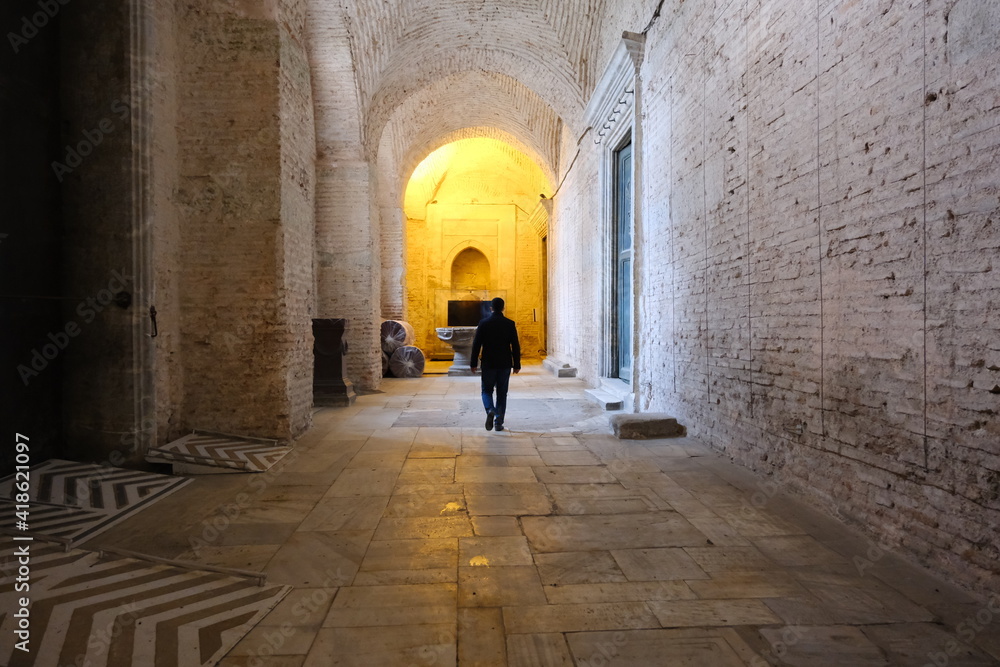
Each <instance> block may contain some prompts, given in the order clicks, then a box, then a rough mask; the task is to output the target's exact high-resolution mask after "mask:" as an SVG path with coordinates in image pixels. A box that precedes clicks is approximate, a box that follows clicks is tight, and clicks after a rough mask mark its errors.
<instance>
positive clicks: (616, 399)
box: [583, 389, 625, 412]
mask: <svg viewBox="0 0 1000 667" xmlns="http://www.w3.org/2000/svg"><path fill="white" fill-rule="evenodd" d="M583 393H584V395H585V396H586V397H587V398H589V399H590V400H591V401H593V402H594V403H597V404H598V405H599V406H601V407H602V408H604V410H606V411H608V412H613V411H615V410H622V409H624V408H625V401H624V400H623V399H622V398H621V397H620V396H617V395H615V394H612V393H611V392H608V391H604V390H603V389H587V390H585V391H584V392H583Z"/></svg>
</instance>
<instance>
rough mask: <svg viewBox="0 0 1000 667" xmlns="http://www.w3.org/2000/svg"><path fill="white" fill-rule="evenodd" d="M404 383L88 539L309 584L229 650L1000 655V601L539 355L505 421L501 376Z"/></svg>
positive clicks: (405, 654)
mask: <svg viewBox="0 0 1000 667" xmlns="http://www.w3.org/2000/svg"><path fill="white" fill-rule="evenodd" d="M382 386H383V390H384V391H382V392H381V393H375V394H368V395H364V396H360V397H359V398H358V401H357V403H356V404H355V405H354V406H352V407H349V408H323V409H319V410H317V412H316V414H315V426H314V427H313V428H312V429H311V430H310V431H309V432H308V433H307V434H306V435H305V436H304V437H303V438H301V439H300V440H299V441H298V442H297V443H296V444H295V449H294V451H293V452H292V453H291V454H290V455H288V456H287V457H286V458H285V459H284V460H283V461H282V462H280V463H279V464H278V465H277V466H276V467H275V468H274V469H272V470H271V471H270V472H268V473H265V474H259V475H250V474H227V475H212V476H200V477H197V478H195V480H194V481H193V482H192V483H190V484H188V485H187V486H185V487H184V488H182V489H180V490H178V491H177V492H175V493H173V494H172V495H170V496H169V497H167V498H165V499H163V500H162V501H160V502H158V503H156V504H155V505H153V506H152V507H150V508H149V509H147V510H145V511H143V512H141V513H139V514H137V515H135V516H133V517H131V518H130V519H128V520H127V521H125V522H123V523H122V524H119V525H118V526H116V527H114V528H113V529H112V530H109V531H108V532H106V533H104V534H102V535H100V536H99V537H98V538H95V539H94V540H92V541H90V542H88V544H87V545H86V548H88V549H97V548H99V547H101V546H108V547H117V548H121V549H130V550H134V551H140V552H143V553H146V554H152V555H155V556H161V557H167V558H177V559H181V560H189V561H194V562H197V563H202V564H211V565H216V566H225V567H230V568H239V569H243V570H255V571H263V572H265V573H266V574H267V577H268V581H267V583H268V584H269V585H270V584H286V585H290V586H292V587H294V590H292V592H291V593H289V594H288V596H287V597H285V599H284V600H283V601H282V602H281V603H280V604H279V605H278V606H277V607H276V608H275V609H274V610H273V611H271V612H270V613H269V614H268V615H267V616H266V617H265V618H264V619H263V620H262V621H261V622H260V624H258V625H257V626H256V627H255V628H254V629H253V630H252V631H251V632H250V633H249V634H248V635H246V637H244V638H243V639H242V641H240V642H239V643H238V644H237V645H236V646H235V647H234V648H233V649H232V651H230V653H229V655H228V656H227V657H225V658H224V659H223V661H222V662H221V663H220V664H222V665H224V666H225V667H237V666H256V665H267V666H272V667H299V666H302V665H305V666H307V667H326V666H329V665H372V666H393V665H404V666H410V665H415V666H427V667H429V666H432V665H455V664H460V665H504V664H510V665H591V666H596V665H705V666H706V667H709V666H710V667H726V666H730V665H733V666H735V665H754V666H756V665H768V664H775V665H783V664H787V665H850V666H852V667H863V666H867V665H914V666H922V665H927V664H933V665H943V664H947V665H991V664H997V658H1000V640H998V639H997V637H1000V631H998V630H997V628H1000V604H997V603H996V601H994V602H993V603H992V604H987V603H986V602H985V601H977V600H975V599H974V598H972V597H970V596H968V595H966V594H964V593H962V592H960V591H958V590H957V589H955V588H954V587H952V586H950V585H948V584H947V583H945V582H942V581H940V580H937V579H934V578H932V577H931V576H930V575H928V574H926V573H924V572H923V571H922V570H920V569H918V568H916V567H914V566H911V565H909V564H907V563H905V562H903V561H902V560H900V559H899V558H897V557H896V556H894V555H893V554H891V553H888V552H887V551H886V550H884V549H882V548H881V547H880V546H879V545H878V544H876V543H873V542H871V541H869V540H868V539H866V538H864V537H862V536H860V533H857V532H854V531H852V530H851V529H848V528H847V527H845V526H844V525H843V524H841V523H838V522H837V521H835V520H833V519H831V518H827V517H826V516H825V515H823V514H821V513H820V512H818V511H816V510H813V509H810V508H808V507H806V506H805V505H804V504H802V503H799V502H797V501H794V500H792V499H789V498H787V497H786V496H785V495H784V494H783V493H782V489H781V488H778V487H777V486H776V485H774V484H772V483H770V482H768V481H766V480H764V479H763V478H758V477H756V476H754V475H753V474H751V473H749V472H747V471H745V470H743V469H741V468H737V467H736V466H734V465H732V464H730V463H729V462H728V461H727V460H726V459H725V458H724V457H722V456H720V455H719V454H718V453H716V452H714V451H711V450H709V449H708V448H707V447H705V446H704V445H702V444H699V443H698V442H696V441H694V440H693V439H689V438H678V439H670V440H655V441H619V440H617V439H616V438H615V437H614V436H613V435H611V434H610V430H609V428H608V421H607V416H606V415H605V414H603V413H601V412H599V411H598V409H597V408H596V406H594V405H592V404H591V403H589V402H588V401H587V400H586V399H585V397H584V394H583V392H584V389H585V388H586V387H585V385H584V384H583V382H581V381H579V380H576V379H555V378H553V377H551V376H549V375H547V374H545V373H544V372H543V371H542V369H541V367H539V366H528V367H526V368H525V371H524V372H523V373H521V374H520V375H518V376H515V377H513V378H512V381H511V396H510V398H511V400H510V407H509V410H508V415H507V419H506V425H507V426H508V428H509V430H508V431H506V432H504V433H494V432H487V431H485V430H484V428H483V418H482V407H481V405H480V403H479V396H478V378H449V377H443V376H438V377H434V376H425V377H423V378H420V379H413V380H387V381H386V382H385V383H384V384H383V385H382ZM986 616H989V619H986ZM970 619H971V620H972V623H973V625H968V622H969V620H970ZM976 619H979V620H978V621H976ZM985 621H988V622H985ZM963 623H964V624H965V625H960V624H963ZM973 628H979V629H978V630H974V629H973Z"/></svg>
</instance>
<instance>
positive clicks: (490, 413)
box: [486, 410, 496, 431]
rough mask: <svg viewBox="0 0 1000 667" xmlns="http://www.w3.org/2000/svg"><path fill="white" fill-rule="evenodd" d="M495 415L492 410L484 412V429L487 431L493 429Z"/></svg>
mask: <svg viewBox="0 0 1000 667" xmlns="http://www.w3.org/2000/svg"><path fill="white" fill-rule="evenodd" d="M495 415H496V413H495V412H493V411H492V410H490V411H488V412H487V413H486V430H487V431H492V430H493V417H494V416H495Z"/></svg>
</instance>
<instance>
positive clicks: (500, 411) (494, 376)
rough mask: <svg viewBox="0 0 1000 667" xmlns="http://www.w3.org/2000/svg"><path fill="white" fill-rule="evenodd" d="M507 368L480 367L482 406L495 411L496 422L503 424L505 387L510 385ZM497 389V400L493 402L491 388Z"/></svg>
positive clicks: (505, 405)
mask: <svg viewBox="0 0 1000 667" xmlns="http://www.w3.org/2000/svg"><path fill="white" fill-rule="evenodd" d="M510 371H511V369H509V368H484V369H482V385H483V407H484V408H486V411H487V412H489V411H490V410H493V411H494V412H495V413H496V422H497V423H498V424H503V416H504V414H506V412H507V387H509V386H510ZM494 388H496V391H497V402H496V404H494V403H493V389H494Z"/></svg>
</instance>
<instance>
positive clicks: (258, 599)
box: [0, 540, 291, 667]
mask: <svg viewBox="0 0 1000 667" xmlns="http://www.w3.org/2000/svg"><path fill="white" fill-rule="evenodd" d="M0 543H2V544H3V547H2V548H0V665H10V666H11V667H16V666H21V665H25V666H27V665H37V666H42V665H52V666H56V665H92V666H94V667H97V666H102V667H103V666H113V667H119V666H121V667H127V666H129V665H136V666H137V667H138V666H140V665H141V666H142V667H147V666H171V667H188V666H192V667H193V666H198V665H214V664H215V663H216V662H217V661H218V660H220V659H221V658H222V656H224V655H225V654H226V653H227V652H228V651H229V650H230V649H232V647H233V646H234V645H235V644H236V643H237V642H238V641H239V640H240V639H241V638H242V637H243V636H244V635H245V634H246V633H247V632H249V631H250V629H251V628H252V627H253V626H254V625H255V624H256V623H257V622H259V621H260V619H261V618H263V617H264V615H265V614H267V612H268V611H270V610H271V609H272V608H273V607H274V606H275V605H276V604H277V603H278V602H279V601H280V600H281V599H282V598H283V597H284V596H285V595H286V594H287V593H288V592H289V591H290V590H291V588H290V587H288V586H266V587H262V586H258V585H256V583H254V582H253V581H251V580H247V579H244V578H241V577H234V576H229V575H225V574H217V573H212V572H202V571H197V570H188V569H184V568H179V567H175V566H172V565H161V564H155V563H149V562H146V561H142V560H137V559H133V558H115V559H106V558H104V559H102V558H100V557H99V555H98V554H96V553H92V552H88V551H81V550H72V551H69V552H65V551H64V550H63V549H62V548H59V547H55V546H51V545H49V544H46V543H44V542H39V541H35V542H32V543H30V545H31V547H30V548H31V590H30V597H31V602H32V603H31V628H32V633H31V643H30V645H29V648H30V649H31V650H30V652H28V653H25V652H23V651H20V650H17V649H16V648H15V647H14V641H15V640H14V637H15V635H14V629H15V627H16V622H17V619H15V618H14V617H13V615H12V614H13V611H14V610H16V609H18V608H19V605H18V597H20V596H23V595H25V594H24V593H22V592H17V591H15V589H14V584H15V576H16V571H17V567H16V558H15V548H16V546H15V545H13V544H11V541H9V540H3V542H0ZM23 544H25V543H23V542H21V543H18V544H17V546H21V545H23Z"/></svg>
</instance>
